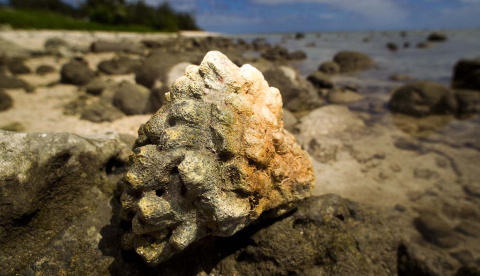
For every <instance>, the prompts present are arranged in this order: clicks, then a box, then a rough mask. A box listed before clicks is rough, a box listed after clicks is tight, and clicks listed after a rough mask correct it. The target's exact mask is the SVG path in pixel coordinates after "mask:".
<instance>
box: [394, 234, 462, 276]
mask: <svg viewBox="0 0 480 276" xmlns="http://www.w3.org/2000/svg"><path fill="white" fill-rule="evenodd" d="M455 262H456V261H455V260H454V259H453V258H452V257H451V256H449V255H448V254H447V253H445V252H443V251H440V250H435V249H432V248H428V247H423V246H420V245H418V244H416V243H412V242H409V243H407V242H403V243H402V244H400V246H399V247H398V275H402V276H407V275H438V276H441V275H453V273H454V272H455V271H454V269H455Z"/></svg>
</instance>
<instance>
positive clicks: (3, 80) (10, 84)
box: [0, 71, 35, 92]
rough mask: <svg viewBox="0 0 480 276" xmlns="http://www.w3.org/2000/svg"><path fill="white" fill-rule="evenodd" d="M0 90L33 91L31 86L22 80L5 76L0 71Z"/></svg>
mask: <svg viewBox="0 0 480 276" xmlns="http://www.w3.org/2000/svg"><path fill="white" fill-rule="evenodd" d="M0 88H6V89H16V88H23V89H24V90H25V91H27V92H32V91H34V90H35V88H34V87H33V86H31V85H30V84H28V83H27V82H25V81H24V80H22V79H18V78H16V77H14V76H7V75H6V74H5V73H4V72H1V71H0Z"/></svg>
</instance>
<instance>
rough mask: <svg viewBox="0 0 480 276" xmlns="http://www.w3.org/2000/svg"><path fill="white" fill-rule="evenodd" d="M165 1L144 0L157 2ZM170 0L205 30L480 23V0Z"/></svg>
mask: <svg viewBox="0 0 480 276" xmlns="http://www.w3.org/2000/svg"><path fill="white" fill-rule="evenodd" d="M0 1H2V0H0ZM63 1H65V2H75V1H78V0H63ZM132 1H134V0H132ZM165 1H168V0H145V2H147V3H149V4H153V5H155V4H158V3H163V2H165ZM169 2H170V4H171V5H172V6H173V7H174V8H175V9H176V10H179V11H189V12H193V13H194V14H195V17H196V19H197V23H198V25H200V27H202V28H203V29H205V30H207V31H216V32H224V33H265V32H295V31H304V32H309V31H312V32H314V31H344V30H389V29H458V28H480V0H170V1H169Z"/></svg>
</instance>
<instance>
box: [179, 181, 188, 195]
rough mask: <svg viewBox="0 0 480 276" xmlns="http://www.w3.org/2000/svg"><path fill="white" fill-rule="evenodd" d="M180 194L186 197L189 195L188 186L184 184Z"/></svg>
mask: <svg viewBox="0 0 480 276" xmlns="http://www.w3.org/2000/svg"><path fill="white" fill-rule="evenodd" d="M180 194H181V195H182V196H183V197H185V196H186V195H187V186H185V184H183V183H182V185H180Z"/></svg>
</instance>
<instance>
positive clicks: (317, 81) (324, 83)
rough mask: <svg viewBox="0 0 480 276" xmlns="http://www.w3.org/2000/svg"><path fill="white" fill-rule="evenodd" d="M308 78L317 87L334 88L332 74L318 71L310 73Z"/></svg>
mask: <svg viewBox="0 0 480 276" xmlns="http://www.w3.org/2000/svg"><path fill="white" fill-rule="evenodd" d="M307 80H308V81H310V82H311V83H312V84H313V85H314V86H315V87H316V88H320V89H321V88H333V87H334V86H335V85H334V84H333V81H332V79H331V78H330V76H328V75H326V74H324V73H323V72H320V71H316V72H315V73H313V74H311V75H309V76H308V77H307Z"/></svg>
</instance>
